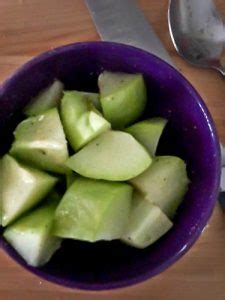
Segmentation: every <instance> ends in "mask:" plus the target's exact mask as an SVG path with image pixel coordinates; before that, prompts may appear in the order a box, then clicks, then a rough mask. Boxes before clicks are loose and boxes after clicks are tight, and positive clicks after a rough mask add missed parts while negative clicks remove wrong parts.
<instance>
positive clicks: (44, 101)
mask: <svg viewBox="0 0 225 300" xmlns="http://www.w3.org/2000/svg"><path fill="white" fill-rule="evenodd" d="M62 95H63V83H62V82H61V81H59V80H55V81H54V82H53V83H52V84H51V85H50V86H48V87H47V88H46V89H44V90H42V91H41V92H40V93H39V94H38V95H37V96H36V97H35V98H33V99H32V100H31V102H30V103H29V104H28V105H27V106H26V107H25V109H24V114H25V115H26V116H37V115H40V114H42V113H44V112H45V111H46V110H49V109H50V108H53V107H57V106H58V105H59V102H60V100H61V99H62Z"/></svg>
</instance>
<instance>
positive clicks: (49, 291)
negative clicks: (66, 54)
mask: <svg viewBox="0 0 225 300" xmlns="http://www.w3.org/2000/svg"><path fill="white" fill-rule="evenodd" d="M96 1H97V0H96ZM121 1H122V0H121ZM217 3H218V7H219V8H220V9H221V11H222V12H223V13H224V15H225V2H224V0H218V1H217ZM139 4H140V7H141V9H142V10H143V11H144V13H145V15H146V16H147V18H148V19H149V21H150V22H151V23H152V25H153V26H154V28H155V30H156V32H157V34H158V35H159V37H160V38H161V39H162V41H163V43H164V45H165V46H166V48H167V49H168V51H169V52H170V55H171V56H172V58H173V59H174V61H175V63H176V64H177V66H178V67H179V69H180V71H181V72H182V73H183V74H184V75H185V76H186V78H187V79H189V81H190V82H191V83H192V84H193V85H194V86H195V87H196V89H197V90H198V91H199V93H200V94H201V96H202V98H203V99H204V100H205V102H206V103H207V105H208V107H209V110H210V111H211V113H212V115H213V117H214V120H215V122H216V125H217V128H218V132H219V135H220V138H221V140H222V141H223V142H225V79H224V78H222V77H221V76H220V75H219V74H218V73H216V72H214V71H210V70H204V69H198V68H193V67H192V66H190V65H188V64H187V63H185V62H184V61H183V60H182V59H181V58H179V57H178V55H177V54H176V52H175V50H174V48H173V46H172V43H171V40H170V37H169V32H168V27H167V19H166V14H167V5H168V1H167V0H140V1H139ZM91 40H99V36H98V34H97V32H96V30H95V27H94V25H93V23H92V20H91V18H90V16H89V14H88V11H87V8H86V7H85V4H84V1H83V0H0V82H2V81H3V80H4V79H5V78H7V76H9V74H11V73H12V72H13V71H14V70H15V69H16V68H18V67H19V66H20V65H21V64H23V63H24V62H26V61H27V60H29V59H30V58H31V57H33V56H34V55H37V54H39V53H41V52H43V51H46V50H49V49H51V48H54V47H57V46H60V45H63V44H69V43H73V42H78V41H91ZM5 299H10V300H11V299H18V300H20V299H25V300H26V299H32V300H36V299H38V300H39V299H41V300H45V299H48V300H51V299H66V300H69V299H76V300H79V299H84V300H86V299H91V300H95V299H96V300H97V299H98V300H99V299H117V300H120V299H123V300H126V299H152V300H157V299H160V300H164V299H165V300H174V299H183V300H186V299H187V300H190V299H191V300H193V299H194V300H195V299H196V300H212V299H213V300H225V214H224V213H222V211H221V210H220V208H219V207H218V206H217V207H216V208H215V210H214V213H213V216H212V218H211V219H210V221H209V225H208V227H207V228H206V230H205V231H204V233H203V234H202V236H201V238H200V239H199V240H198V242H197V243H196V244H195V245H194V247H193V248H192V249H191V250H190V251H189V252H188V253H187V254H186V255H185V256H184V257H183V258H182V259H180V261H179V262H177V263H176V264H175V265H173V266H172V267H170V268H169V269H168V270H167V271H165V272H164V273H163V274H160V275H158V276H156V277H155V278H153V279H151V280H148V281H146V282H144V283H142V284H138V285H136V286H133V287H130V288H124V289H119V290H114V291H110V292H100V293H96V292H91V293H90V292H89V293H87V292H83V291H79V290H70V289H67V288H62V287H60V286H57V285H54V284H51V283H49V282H45V281H43V280H40V279H39V278H37V277H36V276H34V275H32V274H30V273H28V272H27V271H25V270H24V269H23V268H21V267H20V266H18V265H17V264H16V263H15V262H14V261H12V259H11V258H9V257H8V256H7V255H6V254H5V253H3V252H2V251H0V300H5Z"/></svg>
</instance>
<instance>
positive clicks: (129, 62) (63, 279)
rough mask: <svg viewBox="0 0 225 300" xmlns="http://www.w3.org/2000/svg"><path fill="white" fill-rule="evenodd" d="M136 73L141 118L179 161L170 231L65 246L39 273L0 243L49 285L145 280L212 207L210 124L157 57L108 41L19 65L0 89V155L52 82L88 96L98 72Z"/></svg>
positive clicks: (214, 154) (215, 183)
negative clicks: (151, 237) (144, 96)
mask: <svg viewBox="0 0 225 300" xmlns="http://www.w3.org/2000/svg"><path fill="white" fill-rule="evenodd" d="M105 69H106V70H110V71H120V72H128V73H142V74H143V75H144V77H145V81H146V84H147V88H148V95H149V105H148V108H147V110H146V115H148V116H162V117H165V118H168V119H169V126H168V128H167V130H166V132H165V133H164V135H163V137H162V139H161V144H160V147H159V153H160V154H163V153H167V154H175V155H179V156H181V157H182V158H184V159H185V160H186V161H187V166H188V173H189V177H190V179H191V184H190V188H189V191H188V193H187V195H186V198H185V200H184V202H183V204H182V205H181V207H180V208H179V210H178V212H177V215H176V217H175V220H174V227H173V229H172V230H171V231H169V232H168V233H167V234H166V235H165V236H164V237H163V238H161V239H160V240H159V241H158V242H157V243H155V244H154V245H152V246H150V247H148V248H146V249H144V250H138V249H134V248H131V247H128V246H125V245H123V244H122V243H120V242H119V241H113V242H110V243H109V242H99V243H94V244H89V243H85V242H78V241H77V242H75V241H71V240H65V241H64V242H63V246H62V248H61V249H60V250H59V251H58V252H57V253H56V254H55V255H54V256H53V258H52V259H51V261H50V262H49V263H48V264H47V265H45V266H44V267H42V268H32V267H29V266H27V265H26V263H25V262H24V260H23V259H22V258H20V256H19V255H18V254H17V253H16V252H15V251H14V250H13V249H12V248H11V247H10V246H9V245H8V244H7V243H6V242H5V241H4V240H3V238H1V241H0V246H1V247H2V248H3V249H4V250H5V251H6V252H7V253H8V254H9V255H10V256H11V257H12V258H13V259H14V260H15V261H16V262H18V263H19V264H20V265H22V266H23V267H25V268H26V269H27V270H29V271H31V272H32V273H34V274H37V275H38V276H40V277H42V278H44V279H47V280H49V281H52V282H55V283H58V284H61V285H64V286H69V287H72V288H80V289H86V290H102V289H112V288H118V287H123V286H129V285H132V284H135V283H138V282H141V281H143V280H146V279H148V278H150V277H152V276H154V275H156V274H158V273H160V272H162V271H163V270H165V269H166V268H168V267H169V266H170V265H172V264H173V263H174V262H175V261H177V260H178V259H179V258H180V257H181V256H182V255H183V254H184V253H185V252H187V250H188V249H189V248H190V247H191V246H192V245H193V243H194V242H195V241H196V240H197V238H198V237H199V235H200V234H201V232H202V230H203V229H204V227H205V225H206V223H207V221H208V219H209V217H210V215H211V213H212V210H213V207H214V205H215V202H216V198H217V195H218V189H219V178H220V150H219V143H218V137H217V134H216V129H215V126H214V123H213V121H212V118H211V116H210V114H209V112H208V109H207V108H206V106H205V104H204V103H203V101H202V100H201V98H200V96H199V95H198V94H197V92H196V91H195V90H194V88H193V87H192V86H191V85H190V83H188V82H187V80H186V79H185V78H184V77H183V76H182V75H181V74H179V73H178V72H177V71H176V70H175V69H173V68H172V67H171V66H169V65H168V64H166V63H165V62H163V61H161V60H160V59H159V58H157V57H155V56H153V55H151V54H149V53H147V52H145V51H142V50H140V49H137V48H133V47H130V46H125V45H122V44H116V43H109V42H89V43H77V44H73V45H69V46H64V47H60V48H57V49H54V50H51V51H49V52H46V53H44V54H42V55H40V56H38V57H36V58H34V59H32V60H31V61H30V62H28V63H27V64H25V65H24V66H22V67H21V68H20V69H19V70H18V71H17V72H16V73H14V74H13V76H12V77H10V78H9V79H8V80H6V82H5V83H4V84H3V86H2V87H1V88H0V138H1V141H2V143H1V146H0V151H1V152H2V153H4V152H5V151H7V149H8V147H9V145H10V142H11V140H12V131H13V129H14V128H15V125H16V124H17V123H18V121H19V120H20V119H21V110H22V108H23V107H24V105H25V104H26V103H27V102H28V101H29V100H30V99H31V98H32V97H33V96H34V95H36V94H37V93H38V91H40V90H41V89H43V88H44V87H46V86H47V85H48V84H49V83H51V82H52V80H53V79H54V78H58V79H60V80H61V81H63V82H64V83H65V86H66V88H67V89H80V90H86V91H95V90H96V89H97V77H98V75H99V73H100V72H102V71H103V70H105Z"/></svg>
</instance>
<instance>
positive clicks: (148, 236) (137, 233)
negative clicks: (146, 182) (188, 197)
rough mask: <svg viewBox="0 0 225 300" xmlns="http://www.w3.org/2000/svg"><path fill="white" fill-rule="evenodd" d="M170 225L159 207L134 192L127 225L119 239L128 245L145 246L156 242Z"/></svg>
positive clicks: (171, 224)
mask: <svg viewBox="0 0 225 300" xmlns="http://www.w3.org/2000/svg"><path fill="white" fill-rule="evenodd" d="M172 226H173V223H172V222H171V221H170V220H169V219H168V217H167V216H166V215H165V214H164V213H163V212H162V210H161V209H160V208H159V207H157V206H155V205H152V204H151V203H149V201H147V200H145V199H144V197H143V196H142V195H141V194H139V193H137V192H135V193H134V197H133V200H132V206H131V213H130V217H129V221H128V226H127V228H126V230H125V233H124V235H123V237H122V238H121V240H122V241H123V242H125V243H126V244H128V245H130V246H133V247H136V248H145V247H148V246H150V245H151V244H153V243H154V242H156V241H157V240H158V239H159V238H160V237H162V236H163V235H164V234H165V233H166V232H167V231H168V230H169V229H170V228H171V227H172Z"/></svg>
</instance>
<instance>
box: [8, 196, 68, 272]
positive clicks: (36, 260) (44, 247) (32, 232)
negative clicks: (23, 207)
mask: <svg viewBox="0 0 225 300" xmlns="http://www.w3.org/2000/svg"><path fill="white" fill-rule="evenodd" d="M56 206H57V201H56V202H55V201H49V202H48V203H47V204H45V205H44V206H42V207H40V208H37V209H36V210H34V211H31V212H29V213H28V214H26V215H25V216H23V217H22V218H20V219H19V220H17V221H16V222H15V223H13V224H12V225H10V226H9V227H7V228H6V230H5V231H4V233H3V236H4V238H5V239H6V240H7V242H8V243H9V244H10V245H11V246H12V247H13V248H14V249H15V250H16V251H17V252H18V254H19V255H21V256H22V257H23V259H24V260H25V261H26V262H27V264H28V265H31V266H33V267H40V266H43V265H44V264H46V263H47V262H48V261H49V260H50V258H51V257H52V255H53V254H54V253H55V251H56V250H57V249H58V248H59V247H60V245H61V241H62V240H61V239H60V238H58V237H55V236H52V235H51V227H52V221H53V217H54V213H55V209H56Z"/></svg>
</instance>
